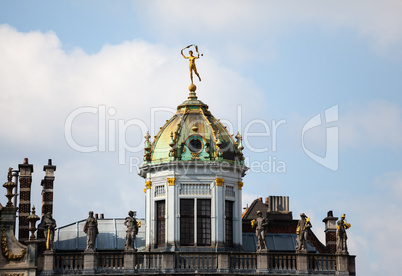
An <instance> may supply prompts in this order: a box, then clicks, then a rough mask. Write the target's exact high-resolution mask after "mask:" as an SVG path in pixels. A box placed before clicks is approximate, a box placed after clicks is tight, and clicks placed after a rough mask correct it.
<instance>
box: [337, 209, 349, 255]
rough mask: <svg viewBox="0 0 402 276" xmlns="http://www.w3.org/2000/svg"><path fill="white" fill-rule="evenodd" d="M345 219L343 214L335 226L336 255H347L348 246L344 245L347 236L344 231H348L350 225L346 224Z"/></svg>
mask: <svg viewBox="0 0 402 276" xmlns="http://www.w3.org/2000/svg"><path fill="white" fill-rule="evenodd" d="M345 217H346V216H345V214H343V215H342V216H341V219H340V220H338V222H337V225H336V228H337V233H336V254H344V255H347V254H349V252H348V246H347V244H346V240H347V239H348V236H347V235H346V229H349V228H350V227H351V224H350V223H347V222H346V218H345Z"/></svg>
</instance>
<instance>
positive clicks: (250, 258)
mask: <svg viewBox="0 0 402 276" xmlns="http://www.w3.org/2000/svg"><path fill="white" fill-rule="evenodd" d="M88 254H92V255H93V258H88V260H93V261H92V262H93V263H88V261H86V260H85V258H86V256H84V255H88ZM354 259H355V256H349V255H341V256H338V255H332V254H295V253H274V252H266V253H246V252H134V251H131V252H127V251H110V252H102V251H100V252H92V253H88V252H85V253H84V252H74V253H72V252H56V253H54V269H53V273H52V272H51V271H49V270H47V271H46V273H44V272H43V273H42V274H43V275H45V274H46V275H51V274H53V275H71V274H75V275H77V274H78V275H80V274H81V275H82V274H103V275H104V274H113V275H123V274H132V273H138V274H159V273H201V274H204V273H205V274H210V273H212V274H221V275H225V274H233V273H236V274H243V275H246V274H268V275H275V274H281V275H296V274H307V275H308V274H314V275H355V267H354V265H355V262H354V261H355V260H354ZM89 272H90V273H89Z"/></svg>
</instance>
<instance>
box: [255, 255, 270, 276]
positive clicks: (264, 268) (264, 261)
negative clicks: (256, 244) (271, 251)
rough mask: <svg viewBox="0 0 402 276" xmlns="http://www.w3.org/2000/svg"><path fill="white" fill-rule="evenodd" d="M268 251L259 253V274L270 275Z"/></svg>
mask: <svg viewBox="0 0 402 276" xmlns="http://www.w3.org/2000/svg"><path fill="white" fill-rule="evenodd" d="M268 268H269V263H268V251H266V252H263V250H261V252H259V253H258V255H257V273H268Z"/></svg>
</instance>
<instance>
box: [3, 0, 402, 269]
mask: <svg viewBox="0 0 402 276" xmlns="http://www.w3.org/2000/svg"><path fill="white" fill-rule="evenodd" d="M116 2H117V1H35V2H33V1H1V2H0V91H1V92H0V112H1V113H0V114H1V117H2V119H1V120H0V127H1V129H2V132H1V135H0V149H1V157H0V165H1V167H0V168H2V169H3V171H4V180H6V172H7V168H8V167H9V166H12V167H14V168H16V167H17V165H18V164H19V163H21V162H22V160H23V158H24V157H29V160H30V163H33V164H34V166H35V167H34V170H35V171H34V181H33V189H34V191H33V203H34V204H36V205H37V206H40V204H41V202H40V200H41V199H40V179H41V178H42V177H43V173H42V166H43V165H45V164H46V162H47V159H48V158H52V159H53V161H54V164H55V165H57V171H56V184H55V207H54V217H55V218H56V220H57V223H58V225H64V224H67V223H71V222H74V221H76V220H79V219H83V218H85V217H86V215H87V212H88V211H89V210H94V212H95V213H105V216H106V217H124V216H125V215H126V213H127V212H128V210H138V213H139V216H143V214H144V197H143V194H142V190H143V186H144V183H143V179H141V178H140V177H139V176H137V175H136V172H135V170H130V168H131V165H135V164H134V163H135V162H137V161H136V160H137V159H138V160H140V159H141V158H142V151H141V150H138V148H141V147H142V136H144V133H143V131H144V129H145V128H151V113H152V112H154V115H155V129H158V128H159V126H162V124H163V123H164V121H165V120H166V119H169V118H170V117H171V116H172V115H173V113H172V112H174V109H175V108H176V106H177V105H178V104H180V103H181V102H182V101H183V100H185V99H186V97H187V93H188V91H187V86H188V85H189V78H188V72H187V70H188V64H187V61H185V60H184V59H183V58H182V57H181V55H180V50H181V49H182V48H183V47H185V46H187V45H189V44H193V43H195V44H197V45H199V47H200V52H201V53H203V54H204V56H203V57H201V58H200V59H199V60H198V63H197V68H198V71H199V73H200V75H201V77H202V82H200V83H198V82H197V83H196V85H197V87H198V89H197V94H198V96H199V99H200V100H202V101H204V102H205V103H207V104H208V105H209V106H210V111H211V112H212V114H214V116H215V117H217V118H220V119H222V121H224V120H225V121H226V122H227V123H229V124H230V125H231V126H233V130H234V131H236V132H237V130H240V131H241V132H242V133H243V134H244V132H245V130H246V126H247V124H251V127H250V128H249V131H250V132H260V133H261V132H263V131H264V129H263V127H262V125H261V123H256V122H257V121H258V122H260V121H264V122H266V123H267V125H268V126H269V127H270V130H272V122H279V121H281V120H285V121H286V123H283V124H282V125H281V126H279V127H278V132H277V136H276V146H277V148H276V151H273V148H272V146H273V143H274V142H273V141H274V139H273V137H272V135H270V136H268V135H265V136H263V137H251V138H250V140H249V144H250V145H251V147H253V148H260V149H261V148H264V147H269V150H268V151H266V152H256V151H255V150H252V149H251V148H250V147H246V149H245V155H246V156H247V157H248V161H249V162H250V163H252V162H254V163H255V164H257V165H261V164H265V165H266V167H264V168H265V169H267V168H268V165H267V164H268V163H267V162H268V160H271V165H273V164H272V160H273V158H274V159H275V160H276V165H277V166H278V165H279V164H284V166H285V168H286V172H278V171H272V168H271V171H270V172H261V170H259V169H258V166H257V167H256V168H255V169H253V170H250V171H249V173H248V174H247V176H246V177H245V178H244V183H245V184H244V189H243V198H244V200H243V205H244V206H246V204H250V203H251V202H252V200H253V199H255V198H257V197H259V196H261V197H267V196H268V195H288V196H290V208H291V210H292V211H293V216H294V217H295V218H297V214H298V213H300V212H305V213H306V214H307V215H309V216H310V217H311V221H312V223H313V227H314V228H313V230H314V232H315V233H316V235H317V236H318V237H320V238H321V240H322V241H323V242H324V234H323V229H324V225H323V223H322V222H321V220H322V219H323V218H324V217H325V216H326V213H327V211H328V210H333V211H334V214H335V215H336V216H341V214H342V213H346V216H347V219H348V222H350V223H351V224H352V228H350V230H349V247H350V250H349V251H350V253H351V254H356V255H357V259H356V265H357V270H358V273H359V274H360V275H378V274H379V273H381V274H382V275H399V273H398V272H399V267H398V265H397V264H398V258H397V257H398V256H399V248H400V247H401V246H402V242H401V240H400V236H401V234H402V230H401V229H402V215H401V214H400V210H401V207H402V204H401V200H402V169H401V161H400V160H401V157H402V106H401V105H402V96H401V93H400V92H401V91H400V89H401V87H402V78H401V77H400V76H401V73H402V51H401V50H400V49H402V47H401V46H402V29H401V28H400V26H401V25H402V19H401V17H400V14H401V12H402V4H401V3H400V2H398V1H395V0H386V1H381V3H380V2H379V1H374V0H373V1H371V0H370V1H367V0H366V1H363V0H359V1H336V2H329V1H303V2H301V1H247V2H244V1H219V2H217V1H202V3H201V2H196V1H147V2H139V1H118V2H117V3H116ZM335 105H337V106H338V110H339V113H338V119H339V120H338V121H336V122H332V123H329V124H328V125H326V126H328V127H336V128H338V130H339V135H338V136H336V137H332V138H334V139H335V138H337V139H338V141H339V142H338V145H339V148H338V150H337V153H338V161H339V162H338V164H339V167H338V169H337V170H335V171H333V170H330V169H328V168H325V167H324V166H322V165H320V164H318V163H317V162H315V161H314V160H313V159H311V158H310V157H309V156H308V155H307V154H306V153H305V151H304V150H303V147H302V141H301V136H302V129H303V126H305V124H306V123H307V122H308V121H309V120H310V119H311V118H313V117H314V116H316V115H317V114H321V118H322V119H323V120H324V121H325V119H324V118H325V117H324V112H325V110H326V109H328V108H330V107H332V106H335ZM84 107H91V108H95V110H98V114H100V113H99V112H100V110H101V109H102V108H105V110H109V108H113V109H114V110H115V111H116V113H115V114H114V113H107V114H106V115H105V116H106V119H107V127H106V130H107V131H112V130H113V131H114V132H115V134H116V135H112V136H110V135H109V134H108V133H106V134H105V133H100V135H98V133H99V131H98V117H97V115H98V114H90V113H87V114H82V115H80V116H78V117H77V118H76V119H75V120H74V121H73V124H72V133H73V134H72V136H73V138H74V139H75V141H76V142H77V143H78V144H80V145H84V146H93V145H98V141H99V140H101V141H104V140H105V139H106V141H107V142H106V149H105V150H104V151H102V150H100V151H99V150H98V151H95V152H91V153H83V152H80V151H77V150H74V149H73V148H72V147H71V144H69V143H68V141H67V140H66V129H65V125H66V120H67V118H68V117H69V115H70V114H71V113H72V112H73V111H74V110H77V109H80V108H81V109H82V108H84ZM239 110H241V111H240V112H239ZM239 121H240V122H241V125H240V124H239ZM119 122H120V123H121V124H123V125H121V126H120V125H119ZM128 122H132V123H133V125H132V126H130V127H128V125H126V128H124V124H125V123H128ZM119 126H120V127H119ZM326 126H325V125H323V126H320V127H316V128H314V129H312V130H310V131H308V132H306V133H305V141H304V142H305V146H306V148H307V149H308V150H310V151H311V152H314V153H316V154H319V155H321V156H324V155H325V145H326V144H325V143H326V142H325V141H326V138H327V137H326V128H325V127H326ZM229 129H230V127H229ZM119 131H120V132H119ZM99 136H100V138H99ZM110 137H114V138H110ZM109 145H114V148H113V146H111V147H109ZM125 145H130V146H131V147H136V148H137V149H131V150H128V151H126V150H124V148H123V147H124V146H125ZM127 148H128V146H127ZM119 149H120V151H119ZM130 157H132V158H134V159H131V161H132V162H131V165H130ZM135 158H137V159H135ZM270 158H271V159H270ZM263 162H265V163H263ZM4 203H5V199H4V200H3V201H2V204H3V205H4ZM66 210H68V212H66ZM384 270H385V271H384Z"/></svg>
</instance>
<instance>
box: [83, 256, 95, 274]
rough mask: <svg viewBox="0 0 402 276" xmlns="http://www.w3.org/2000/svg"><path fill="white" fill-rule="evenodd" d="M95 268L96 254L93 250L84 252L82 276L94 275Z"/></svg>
mask: <svg viewBox="0 0 402 276" xmlns="http://www.w3.org/2000/svg"><path fill="white" fill-rule="evenodd" d="M95 268H96V253H95V251H93V250H86V251H84V271H83V274H85V275H91V274H95Z"/></svg>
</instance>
